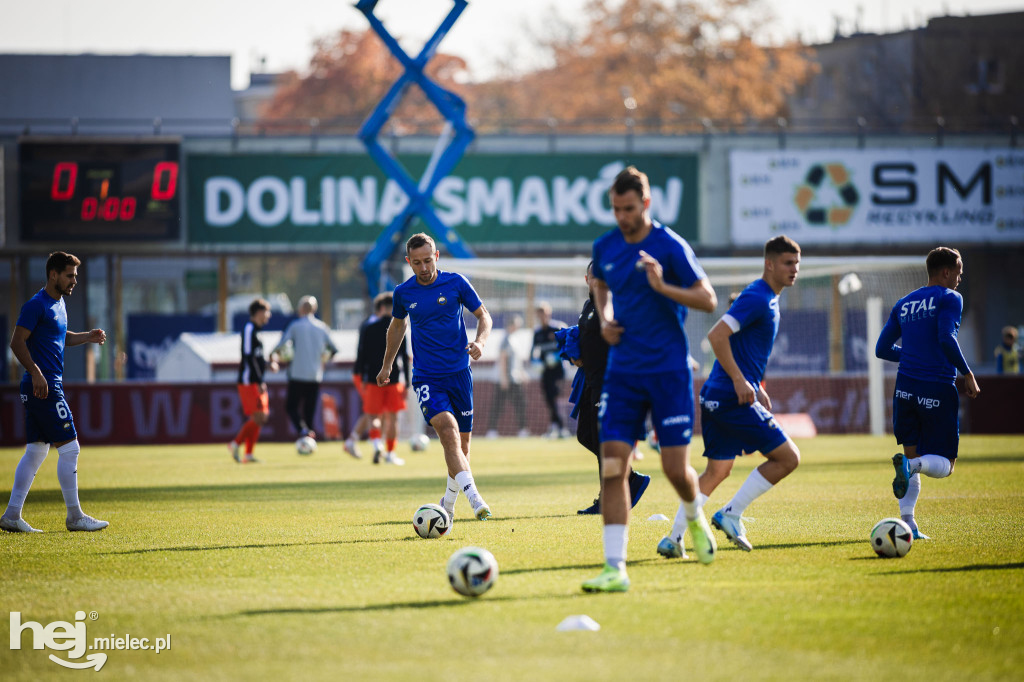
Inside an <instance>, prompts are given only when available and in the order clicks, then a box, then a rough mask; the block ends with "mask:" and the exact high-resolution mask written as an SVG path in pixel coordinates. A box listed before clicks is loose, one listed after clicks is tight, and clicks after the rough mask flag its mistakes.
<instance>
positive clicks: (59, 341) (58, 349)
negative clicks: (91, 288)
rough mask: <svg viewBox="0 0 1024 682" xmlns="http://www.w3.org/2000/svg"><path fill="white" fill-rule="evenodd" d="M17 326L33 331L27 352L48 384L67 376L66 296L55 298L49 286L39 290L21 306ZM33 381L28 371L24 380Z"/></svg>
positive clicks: (30, 382) (29, 338)
mask: <svg viewBox="0 0 1024 682" xmlns="http://www.w3.org/2000/svg"><path fill="white" fill-rule="evenodd" d="M17 326H19V327H23V328H25V329H27V330H29V332H31V334H29V337H28V342H27V345H28V351H29V353H30V354H31V355H32V360H33V361H35V363H36V365H38V366H39V369H40V371H42V373H43V376H44V377H45V378H46V383H48V384H50V385H51V386H52V385H53V384H54V382H60V381H61V379H62V377H63V376H64V340H65V338H66V337H67V333H68V311H67V307H66V306H65V305H64V297H63V296H62V297H61V298H58V299H54V298H52V297H51V296H50V295H49V294H48V293H46V289H40V290H39V292H38V293H37V294H36V295H35V296H33V297H32V298H30V299H29V300H28V303H26V304H25V305H23V306H21V314H20V315H18V322H17ZM25 381H28V382H29V385H30V386H31V384H32V378H31V377H30V376H29V373H28V372H27V371H26V372H25V375H24V376H23V377H22V382H25Z"/></svg>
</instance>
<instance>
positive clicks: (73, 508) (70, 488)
mask: <svg viewBox="0 0 1024 682" xmlns="http://www.w3.org/2000/svg"><path fill="white" fill-rule="evenodd" d="M81 451H82V449H81V447H79V445H78V440H77V439H76V440H73V441H71V442H70V443H64V445H61V446H60V447H59V448H57V455H58V459H57V480H58V481H59V482H60V492H61V494H62V495H64V505H65V506H66V507H67V508H68V518H69V519H72V520H74V519H78V518H81V517H82V507H81V505H80V504H79V502H78V453H79V452H81Z"/></svg>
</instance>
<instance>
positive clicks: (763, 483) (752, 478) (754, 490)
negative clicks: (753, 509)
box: [723, 469, 775, 516]
mask: <svg viewBox="0 0 1024 682" xmlns="http://www.w3.org/2000/svg"><path fill="white" fill-rule="evenodd" d="M774 485H775V484H773V483H769V482H768V479H767V478H765V477H764V476H762V475H761V472H760V471H758V470H757V469H754V470H753V471H751V472H750V475H749V476H747V480H745V481H743V485H741V486H740V489H739V490H737V491H736V494H735V495H733V496H732V499H731V500H729V504H727V505H725V507H724V508H723V511H724V512H725V513H726V514H733V515H735V516H742V515H743V512H744V511H746V509H747V507H749V506H750V503H751V502H753V501H754V500H756V499H757V498H759V497H761V495H764V494H765V493H766V492H768V491H769V490H771V489H772V488H773V487H774Z"/></svg>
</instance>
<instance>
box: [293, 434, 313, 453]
mask: <svg viewBox="0 0 1024 682" xmlns="http://www.w3.org/2000/svg"><path fill="white" fill-rule="evenodd" d="M295 450H296V452H298V453H299V454H300V455H312V454H313V453H314V452H316V441H315V440H313V439H312V438H310V437H309V436H303V437H302V438H300V439H298V440H297V441H295Z"/></svg>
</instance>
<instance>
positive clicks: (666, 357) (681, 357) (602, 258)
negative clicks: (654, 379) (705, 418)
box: [593, 223, 707, 374]
mask: <svg viewBox="0 0 1024 682" xmlns="http://www.w3.org/2000/svg"><path fill="white" fill-rule="evenodd" d="M641 250H643V251H646V252H647V253H649V254H650V255H651V256H652V257H653V258H654V259H656V260H657V261H658V262H659V263H661V267H662V269H663V270H664V278H665V282H667V283H668V284H673V285H675V286H678V287H682V288H684V289H688V288H689V287H691V286H693V285H694V284H695V283H696V282H697V281H699V280H701V279H704V278H706V277H707V275H705V274H704V269H703V268H702V267H701V266H700V263H699V262H698V261H697V257H696V256H695V255H694V254H693V249H691V248H690V245H689V244H687V243H686V240H685V239H683V238H682V237H680V236H679V235H678V234H676V233H675V232H673V231H672V230H670V229H669V228H667V227H664V226H662V225H659V224H658V223H654V227H653V229H652V230H651V232H650V234H648V235H647V236H646V237H645V238H644V240H643V241H641V242H640V243H638V244H630V243H628V242H626V240H625V238H624V237H623V236H622V232H621V231H620V230H619V229H618V228H615V229H614V230H611V231H609V232H606V233H605V234H603V235H602V236H600V237H598V239H597V241H595V242H594V269H593V274H594V277H597V278H598V279H602V280H604V281H605V283H606V284H607V285H608V289H609V290H610V291H611V293H612V305H613V306H614V309H615V320H616V321H617V322H618V323H619V325H621V326H622V329H623V332H622V339H621V340H620V341H619V343H618V344H617V345H614V346H612V347H611V351H610V352H609V353H608V371H609V372H629V373H637V372H640V373H647V374H649V373H653V372H665V371H674V370H679V369H686V370H687V371H689V366H688V365H687V362H686V358H687V355H688V354H689V350H690V349H689V344H688V343H687V340H686V333H685V331H684V330H683V323H684V322H685V321H686V306H684V305H681V304H679V303H676V302H675V301H673V300H672V299H670V298H668V297H667V296H662V295H661V294H657V293H655V292H654V290H652V289H651V285H650V284H648V283H647V273H646V271H644V270H642V269H641V270H637V268H636V262H637V261H638V260H640V251H641Z"/></svg>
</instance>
